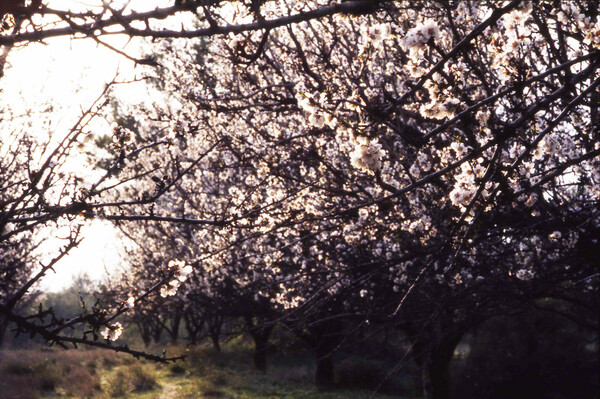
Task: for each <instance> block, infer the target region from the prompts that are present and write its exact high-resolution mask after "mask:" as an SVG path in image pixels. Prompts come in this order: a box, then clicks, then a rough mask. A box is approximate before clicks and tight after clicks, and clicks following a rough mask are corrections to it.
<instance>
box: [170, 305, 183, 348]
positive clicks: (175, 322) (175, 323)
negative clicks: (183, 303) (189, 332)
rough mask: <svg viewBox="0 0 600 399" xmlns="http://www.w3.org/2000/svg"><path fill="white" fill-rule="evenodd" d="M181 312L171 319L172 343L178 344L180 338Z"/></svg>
mask: <svg viewBox="0 0 600 399" xmlns="http://www.w3.org/2000/svg"><path fill="white" fill-rule="evenodd" d="M181 317H182V315H181V312H176V313H175V314H174V315H173V318H172V319H171V329H170V330H169V337H170V338H171V343H172V344H176V343H177V340H178V338H179V326H180V325H181Z"/></svg>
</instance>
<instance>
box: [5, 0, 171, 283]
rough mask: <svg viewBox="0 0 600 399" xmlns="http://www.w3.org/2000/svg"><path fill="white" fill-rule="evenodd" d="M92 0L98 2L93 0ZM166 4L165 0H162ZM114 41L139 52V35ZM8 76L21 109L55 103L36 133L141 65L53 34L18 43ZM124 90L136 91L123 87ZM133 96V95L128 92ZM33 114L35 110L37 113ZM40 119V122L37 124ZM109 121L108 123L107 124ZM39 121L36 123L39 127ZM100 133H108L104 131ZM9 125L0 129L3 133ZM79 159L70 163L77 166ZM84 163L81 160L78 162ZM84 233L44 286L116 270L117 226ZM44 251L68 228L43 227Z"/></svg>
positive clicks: (54, 130) (67, 119)
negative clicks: (47, 120) (48, 121)
mask: <svg viewBox="0 0 600 399" xmlns="http://www.w3.org/2000/svg"><path fill="white" fill-rule="evenodd" d="M45 3H47V4H48V5H49V6H50V7H55V8H59V7H64V6H65V5H67V4H68V5H69V6H72V7H77V5H78V4H90V3H92V2H79V1H64V0H51V1H48V2H45ZM93 3H94V4H96V3H98V2H93ZM130 3H142V4H144V5H145V6H146V7H149V6H150V5H152V6H151V7H150V8H154V7H156V6H157V5H160V3H164V2H150V1H141V2H140V1H137V2H130ZM163 5H164V4H163ZM103 40H104V41H106V42H107V43H109V44H110V45H111V46H114V47H115V48H118V49H120V50H124V51H126V52H127V53H128V54H131V55H133V56H138V55H139V54H138V53H139V41H135V40H134V41H129V38H127V37H124V36H112V37H108V38H104V39H103ZM4 72H5V76H4V77H3V78H2V79H0V88H1V89H2V91H3V92H2V93H0V102H1V103H4V104H7V103H9V104H10V106H11V108H12V109H13V110H16V111H17V113H25V112H27V110H39V109H47V108H48V106H49V105H51V106H52V115H51V116H52V124H51V126H50V129H47V128H45V129H41V128H40V126H39V121H36V120H32V121H31V132H30V134H33V135H36V134H37V135H40V136H41V137H44V138H46V137H48V134H50V135H51V136H54V135H59V136H62V135H64V134H65V132H66V129H68V128H69V127H71V126H72V124H73V123H74V121H75V120H76V119H77V117H78V116H80V115H81V109H82V108H85V107H87V106H89V105H90V104H91V103H92V102H93V101H94V100H95V99H96V98H97V97H98V95H99V94H100V93H101V92H102V90H103V88H104V86H105V84H106V83H107V82H110V81H111V80H113V78H115V76H117V75H118V80H121V81H127V80H130V79H134V78H135V77H136V74H138V73H139V71H138V70H137V69H136V68H135V65H134V63H133V62H132V61H130V60H128V59H127V58H125V57H123V56H121V55H118V54H116V53H115V52H113V51H111V50H109V49H107V48H106V47H103V46H98V44H97V43H96V42H94V41H92V40H90V39H71V38H54V39H49V40H47V41H45V43H43V44H40V43H34V44H30V45H27V46H25V47H20V48H14V49H13V50H12V51H11V52H10V54H9V57H8V60H7V65H6V67H5V71H4ZM121 93H123V94H122V95H124V96H126V97H127V96H128V95H129V94H131V95H134V93H132V92H131V91H129V92H128V91H126V90H123V91H121ZM129 100H130V101H135V98H130V99H129ZM34 115H35V114H34ZM36 122H37V123H38V126H36ZM103 124H104V125H106V126H103ZM36 127H37V129H36ZM105 128H108V126H107V123H106V121H98V124H97V125H95V129H99V130H103V129H105ZM102 133H105V131H104V132H102ZM5 134H7V131H4V132H2V133H1V135H0V139H2V138H3V137H2V136H4V135H5ZM82 161H83V160H77V161H76V162H74V163H72V166H71V167H73V168H76V167H77V166H78V165H77V163H78V162H79V163H80V162H82ZM79 166H81V165H79ZM82 233H83V234H82V235H83V236H84V237H85V239H84V240H83V242H82V243H81V244H80V245H79V247H78V248H75V249H74V250H72V251H71V253H70V254H69V255H68V256H67V257H65V258H63V260H61V261H60V262H59V264H57V266H56V267H55V269H56V273H52V272H50V273H49V275H48V276H47V277H46V278H45V279H44V280H43V282H42V289H44V290H47V291H58V290H61V289H63V288H66V287H68V286H69V285H70V284H71V283H72V280H73V277H75V276H78V275H80V274H82V273H87V274H88V275H89V276H90V277H91V278H93V279H95V280H103V279H104V278H105V277H106V272H107V271H108V272H115V271H116V270H118V269H119V268H120V267H122V262H121V259H120V250H119V248H120V245H121V242H120V241H119V240H118V239H117V238H116V236H115V231H114V228H113V227H112V226H111V225H110V224H109V223H106V222H101V221H93V222H88V223H87V224H86V225H84V227H83V229H82ZM42 234H43V236H45V237H43V238H42V240H43V244H42V246H41V248H40V249H41V251H42V253H43V254H44V256H43V262H48V261H49V260H50V259H52V258H53V257H54V256H56V255H57V249H58V248H59V247H61V246H63V245H64V244H65V242H64V240H61V237H64V236H65V235H67V234H68V231H65V230H64V229H60V228H59V229H55V228H52V229H50V228H48V229H45V230H44V231H43V233H42Z"/></svg>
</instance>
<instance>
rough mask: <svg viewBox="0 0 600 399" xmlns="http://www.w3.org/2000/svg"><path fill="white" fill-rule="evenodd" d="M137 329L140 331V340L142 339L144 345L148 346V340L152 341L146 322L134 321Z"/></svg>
mask: <svg viewBox="0 0 600 399" xmlns="http://www.w3.org/2000/svg"><path fill="white" fill-rule="evenodd" d="M136 325H137V328H138V330H139V331H140V336H141V337H142V341H144V346H146V347H148V346H149V345H150V342H151V341H152V334H151V333H150V327H149V326H148V325H147V324H146V323H140V322H137V323H136Z"/></svg>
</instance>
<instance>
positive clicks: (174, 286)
mask: <svg viewBox="0 0 600 399" xmlns="http://www.w3.org/2000/svg"><path fill="white" fill-rule="evenodd" d="M193 270H194V269H193V268H192V266H190V265H186V264H185V262H184V261H181V260H170V261H169V264H168V265H167V272H168V273H170V274H171V279H170V280H169V281H168V282H167V283H166V285H165V286H162V287H161V288H160V296H162V297H163V298H166V297H168V296H173V295H175V294H177V290H178V289H179V286H180V285H181V283H183V282H184V281H185V280H187V278H188V276H189V274H190V273H192V271H193Z"/></svg>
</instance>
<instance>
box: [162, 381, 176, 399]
mask: <svg viewBox="0 0 600 399" xmlns="http://www.w3.org/2000/svg"><path fill="white" fill-rule="evenodd" d="M178 397H179V396H178V395H177V387H176V386H175V384H169V383H168V382H163V383H162V392H161V394H160V396H159V398H160V399H177V398H178Z"/></svg>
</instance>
